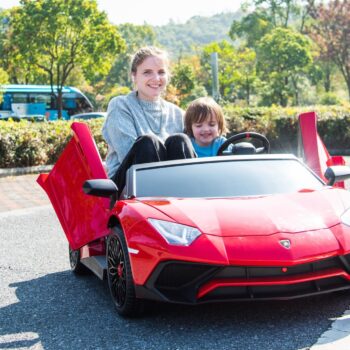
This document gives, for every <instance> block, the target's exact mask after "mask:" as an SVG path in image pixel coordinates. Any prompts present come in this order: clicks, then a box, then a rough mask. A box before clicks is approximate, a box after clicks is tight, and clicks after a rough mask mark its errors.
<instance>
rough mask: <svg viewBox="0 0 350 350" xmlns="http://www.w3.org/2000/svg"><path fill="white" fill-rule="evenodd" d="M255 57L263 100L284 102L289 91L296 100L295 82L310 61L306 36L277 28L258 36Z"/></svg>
mask: <svg viewBox="0 0 350 350" xmlns="http://www.w3.org/2000/svg"><path fill="white" fill-rule="evenodd" d="M257 57H258V69H259V72H260V74H261V79H262V80H263V81H264V91H263V94H264V98H265V101H264V103H267V104H271V103H278V104H280V105H282V106H286V105H287V103H288V98H289V97H290V96H291V95H292V96H294V103H295V104H298V82H299V80H300V78H301V76H302V75H304V74H305V71H306V69H307V68H308V66H309V65H310V64H311V62H312V55H311V43H310V42H309V40H308V39H307V38H306V37H305V36H303V35H302V34H300V33H297V32H295V31H293V30H291V29H287V28H276V29H274V30H273V31H271V32H270V33H269V34H266V35H265V36H264V37H263V38H262V39H261V41H260V44H259V47H258V56H257Z"/></svg>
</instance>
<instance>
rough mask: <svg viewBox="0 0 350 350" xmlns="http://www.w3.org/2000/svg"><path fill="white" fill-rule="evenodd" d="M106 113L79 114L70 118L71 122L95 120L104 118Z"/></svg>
mask: <svg viewBox="0 0 350 350" xmlns="http://www.w3.org/2000/svg"><path fill="white" fill-rule="evenodd" d="M106 116H107V113H106V112H90V113H80V114H74V115H72V116H71V117H70V119H71V120H87V119H97V118H106Z"/></svg>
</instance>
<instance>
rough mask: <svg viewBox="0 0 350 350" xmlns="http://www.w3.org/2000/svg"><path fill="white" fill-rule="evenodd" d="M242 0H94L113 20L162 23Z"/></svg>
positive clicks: (8, 1) (227, 8)
mask: <svg viewBox="0 0 350 350" xmlns="http://www.w3.org/2000/svg"><path fill="white" fill-rule="evenodd" d="M241 2H242V0H129V1H128V0H97V3H98V7H99V9H100V10H103V11H105V12H106V13H107V15H108V18H109V20H110V21H111V22H112V23H114V24H120V23H126V22H129V23H133V24H144V23H147V24H151V25H164V24H167V23H168V22H169V20H170V19H172V20H174V21H175V22H176V23H184V22H186V21H187V20H188V19H189V18H191V17H193V16H212V15H214V14H217V13H221V12H235V11H236V10H238V9H239V7H240V4H241ZM18 4H19V0H0V8H10V7H12V6H15V5H18Z"/></svg>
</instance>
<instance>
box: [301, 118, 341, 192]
mask: <svg viewBox="0 0 350 350" xmlns="http://www.w3.org/2000/svg"><path fill="white" fill-rule="evenodd" d="M299 126H300V134H301V140H302V144H303V154H304V160H305V163H306V164H307V165H308V166H309V168H310V169H312V170H313V171H314V172H315V173H316V174H317V175H318V176H319V177H320V178H321V179H323V180H326V179H325V177H324V173H325V171H326V169H327V167H328V166H331V165H345V159H344V158H343V157H341V156H333V157H332V156H330V154H329V152H328V150H327V148H326V146H325V145H324V143H323V142H322V140H321V138H320V136H319V134H318V132H317V115H316V113H315V112H308V113H302V114H300V116H299ZM335 187H341V188H345V184H344V182H339V183H337V184H336V185H335Z"/></svg>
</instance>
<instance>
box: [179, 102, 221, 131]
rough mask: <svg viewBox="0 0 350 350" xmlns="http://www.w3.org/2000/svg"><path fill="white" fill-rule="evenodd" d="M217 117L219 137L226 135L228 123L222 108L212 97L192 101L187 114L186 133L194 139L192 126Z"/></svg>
mask: <svg viewBox="0 0 350 350" xmlns="http://www.w3.org/2000/svg"><path fill="white" fill-rule="evenodd" d="M210 117H215V118H216V120H217V122H218V126H219V135H220V136H221V135H222V134H225V133H226V132H227V129H226V121H225V117H224V113H223V111H222V109H221V107H220V106H219V105H218V104H217V103H216V102H215V101H214V99H212V98H211V97H200V98H197V99H196V100H194V101H192V102H191V103H190V104H189V106H188V107H187V110H186V113H185V117H184V119H185V121H184V124H185V133H186V134H187V135H189V136H190V137H193V132H192V125H193V124H194V123H203V122H204V121H205V120H206V119H207V118H210Z"/></svg>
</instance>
